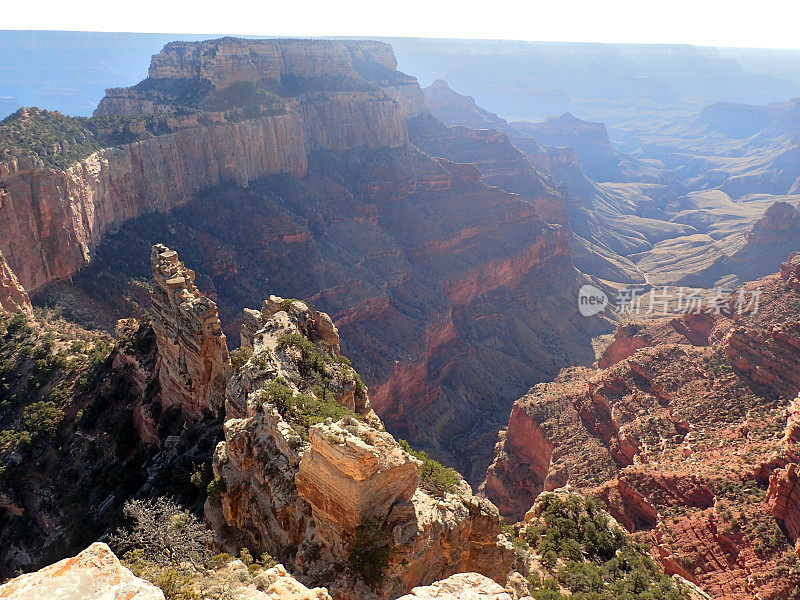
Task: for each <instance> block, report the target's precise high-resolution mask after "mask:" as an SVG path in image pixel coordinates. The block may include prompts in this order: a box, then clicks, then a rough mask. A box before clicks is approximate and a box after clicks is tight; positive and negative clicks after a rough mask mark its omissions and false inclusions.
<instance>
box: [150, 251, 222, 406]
mask: <svg viewBox="0 0 800 600" xmlns="http://www.w3.org/2000/svg"><path fill="white" fill-rule="evenodd" d="M150 263H151V265H152V269H153V282H154V286H153V291H152V292H151V301H152V315H153V316H152V319H153V330H154V331H155V334H156V343H157V345H158V355H159V359H158V376H159V381H160V383H161V400H162V404H164V405H167V406H180V408H181V411H182V412H183V414H184V415H185V416H187V417H188V418H191V419H199V418H201V417H202V416H203V415H204V414H206V413H210V412H214V411H216V410H217V409H219V408H221V407H222V405H223V401H224V398H225V389H226V386H227V381H228V378H229V377H230V375H231V372H232V367H231V362H230V355H229V354H228V346H227V344H226V342H225V334H224V333H222V326H221V325H220V321H219V314H218V313H217V305H216V304H214V302H212V301H211V300H210V299H209V298H208V297H206V296H204V295H202V294H201V293H200V291H199V290H198V289H197V287H195V285H194V271H191V270H190V269H187V268H186V266H185V265H184V264H183V263H182V262H181V261H180V260H179V259H178V254H177V253H176V252H174V251H172V250H170V249H169V248H167V247H166V246H163V245H161V244H157V245H155V246H153V251H152V254H151V256H150Z"/></svg>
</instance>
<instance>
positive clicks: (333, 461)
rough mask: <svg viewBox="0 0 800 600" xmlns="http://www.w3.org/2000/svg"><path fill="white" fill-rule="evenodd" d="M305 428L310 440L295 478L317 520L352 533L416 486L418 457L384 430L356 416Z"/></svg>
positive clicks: (401, 500)
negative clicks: (410, 453)
mask: <svg viewBox="0 0 800 600" xmlns="http://www.w3.org/2000/svg"><path fill="white" fill-rule="evenodd" d="M308 433H309V442H310V445H309V448H308V450H306V451H305V452H304V453H303V458H302V459H301V460H300V464H299V465H298V474H297V477H296V478H295V483H296V485H297V491H298V493H299V494H300V497H301V498H303V499H304V500H305V501H306V502H308V503H309V504H310V505H311V507H312V512H313V514H314V518H316V519H317V520H318V521H327V522H328V523H330V524H332V525H335V526H338V527H339V528H341V530H342V531H344V532H347V533H352V532H354V531H355V530H356V528H357V527H358V526H359V525H360V524H361V523H363V522H365V521H367V520H368V519H371V518H374V517H379V518H383V517H385V516H386V515H388V514H389V513H390V512H391V510H392V509H393V508H394V506H395V505H397V504H398V503H404V502H408V501H409V500H411V497H412V496H413V495H414V492H416V491H417V486H418V485H419V468H420V465H421V462H420V461H418V460H417V459H415V458H412V457H411V456H409V455H408V454H407V453H406V452H404V451H403V450H401V449H400V448H399V447H398V445H397V442H396V441H395V440H394V438H393V437H392V436H391V435H389V434H388V433H386V432H383V431H376V430H375V429H374V428H373V427H370V426H369V425H364V424H362V423H360V422H359V421H358V420H357V419H351V420H349V421H340V422H339V423H331V424H330V425H327V424H319V425H314V426H313V427H311V428H310V429H309V431H308ZM332 441H333V443H331V442H332ZM339 537H341V536H339Z"/></svg>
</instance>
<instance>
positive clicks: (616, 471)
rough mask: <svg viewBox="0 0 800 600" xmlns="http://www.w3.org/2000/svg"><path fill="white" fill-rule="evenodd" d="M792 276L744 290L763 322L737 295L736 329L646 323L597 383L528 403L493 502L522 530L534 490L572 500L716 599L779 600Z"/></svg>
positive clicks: (609, 358)
mask: <svg viewBox="0 0 800 600" xmlns="http://www.w3.org/2000/svg"><path fill="white" fill-rule="evenodd" d="M798 260H800V259H799V258H798V257H797V256H796V255H793V256H792V257H790V259H789V260H788V261H787V262H786V263H784V265H783V266H782V268H781V272H780V274H778V275H773V276H770V277H766V278H763V279H761V280H759V281H757V282H753V283H751V284H747V285H746V286H744V287H743V289H742V292H743V293H744V294H745V295H749V294H750V293H751V292H753V291H755V290H760V292H761V305H760V309H759V310H758V311H757V312H752V311H750V312H748V311H744V310H742V311H737V310H736V309H735V306H736V300H737V299H738V297H739V295H738V290H737V291H736V292H734V293H733V294H732V296H731V298H730V305H729V306H730V308H731V312H730V316H726V314H717V315H714V314H708V313H706V314H704V315H699V316H698V318H697V319H695V318H694V317H692V318H688V316H687V318H684V319H678V320H675V319H673V320H669V319H666V320H661V321H658V322H655V323H653V324H652V325H651V324H649V323H641V324H640V325H639V326H638V328H637V330H636V332H635V333H634V332H633V331H627V332H625V333H621V334H620V333H618V335H617V337H616V338H615V339H616V346H612V347H611V348H610V352H607V354H606V358H605V360H604V361H601V365H600V367H598V368H596V369H585V368H572V369H567V370H564V371H562V372H561V373H560V374H559V376H558V377H557V378H556V379H555V380H554V381H553V382H551V383H548V384H539V385H538V386H535V387H534V388H532V389H531V390H530V391H529V393H528V394H527V395H526V396H525V397H523V398H522V399H521V400H519V401H518V402H517V403H516V404H515V406H514V408H513V410H512V414H511V419H510V420H509V423H508V428H507V429H506V430H505V431H504V432H502V433H501V436H500V439H499V442H498V444H497V448H496V454H495V461H494V463H493V464H492V465H491V467H490V468H489V470H488V472H487V478H486V483H485V492H486V494H487V495H488V496H489V498H492V499H494V500H495V501H496V502H497V504H498V506H499V507H500V509H501V510H502V511H503V512H504V513H505V514H506V516H507V517H509V518H511V519H518V518H520V516H521V515H522V513H523V512H524V510H525V509H526V505H528V504H529V503H530V500H531V498H532V497H535V495H536V494H538V493H539V492H540V491H541V490H552V489H555V488H558V487H560V486H563V485H565V484H571V485H575V486H579V487H581V488H582V489H583V490H584V491H586V492H588V493H590V494H593V495H595V496H597V497H599V498H601V499H603V501H604V502H605V503H606V504H607V506H608V507H609V511H610V512H611V514H612V515H613V516H614V517H615V518H616V519H617V520H618V521H619V522H620V523H621V524H622V525H624V526H625V527H626V528H627V529H628V530H629V531H632V532H638V533H637V535H638V536H640V537H641V539H643V540H644V541H647V542H649V543H651V544H653V547H654V549H655V552H654V553H655V557H656V558H657V559H658V560H659V561H660V562H661V564H662V565H663V567H664V568H665V570H666V571H667V572H668V573H671V574H673V573H674V574H677V575H679V576H681V577H683V578H685V579H687V580H689V581H691V582H693V583H694V584H697V585H699V586H700V587H701V588H703V589H704V590H705V591H707V592H708V593H709V594H710V595H711V596H713V597H717V596H723V597H726V598H742V599H744V598H749V597H752V596H753V595H760V596H761V597H764V598H776V599H777V598H783V597H786V596H785V594H788V593H789V590H790V589H791V588H792V587H793V586H795V585H797V583H798V576H800V574H799V573H798V572H797V571H796V570H793V569H792V568H791V565H790V564H789V563H787V558H786V557H787V556H788V555H789V553H791V555H794V548H793V546H794V543H795V541H796V539H797V522H798V521H797V518H798V517H797V515H798V510H797V496H798V494H797V489H798V487H797V485H796V483H797V482H796V479H797V476H796V472H795V470H796V467H795V466H794V465H795V463H796V462H797V456H798V448H797V441H796V439H797V437H800V436H798V435H797V427H796V421H797V419H796V413H797V407H796V402H789V400H788V399H789V398H795V397H796V396H797V393H798V390H800V379H799V378H798V376H797V364H798V361H800V351H799V350H798V348H800V343H798V341H797V340H796V339H795V338H796V337H797V336H796V334H795V330H796V329H797V327H798V326H799V325H798V323H800V312H798V309H799V308H800V302H798V300H797V286H796V285H795V282H796V279H795V277H796V273H797V272H798ZM637 340H639V341H637ZM637 346H640V347H638V348H637ZM784 532H785V533H784ZM787 534H788V537H787Z"/></svg>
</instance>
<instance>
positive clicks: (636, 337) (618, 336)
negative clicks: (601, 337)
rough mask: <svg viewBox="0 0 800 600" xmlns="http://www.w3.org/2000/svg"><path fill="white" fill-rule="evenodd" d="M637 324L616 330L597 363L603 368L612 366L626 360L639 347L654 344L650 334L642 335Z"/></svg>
mask: <svg viewBox="0 0 800 600" xmlns="http://www.w3.org/2000/svg"><path fill="white" fill-rule="evenodd" d="M640 329H641V328H639V327H637V326H636V325H623V326H620V327H618V328H617V330H616V331H615V332H614V337H613V339H612V340H611V343H610V344H609V345H608V347H607V348H606V349H605V350H604V351H603V355H602V356H601V357H600V360H599V361H598V363H597V366H598V367H599V368H601V369H605V368H606V367H610V366H611V365H614V364H616V363H618V362H619V361H621V360H624V359H626V358H628V357H629V356H631V355H632V354H633V353H634V352H636V351H637V350H638V349H639V348H645V347H647V346H650V345H651V344H652V340H651V339H650V336H648V335H647V334H646V333H645V335H642V334H641V332H640Z"/></svg>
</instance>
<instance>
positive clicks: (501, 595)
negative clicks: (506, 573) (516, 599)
mask: <svg viewBox="0 0 800 600" xmlns="http://www.w3.org/2000/svg"><path fill="white" fill-rule="evenodd" d="M429 598H430V599H433V598H436V599H438V600H511V596H509V594H508V592H506V591H505V590H504V589H503V588H502V587H500V585H499V584H497V583H495V582H494V581H492V580H491V579H489V578H488V577H484V576H483V575H481V574H480V573H458V574H456V575H451V576H450V577H448V578H447V579H442V580H441V581H437V582H436V583H434V584H431V585H423V586H419V587H415V588H414V589H413V590H411V592H410V593H408V594H406V595H405V596H402V597H401V598H399V600H428V599H429Z"/></svg>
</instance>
